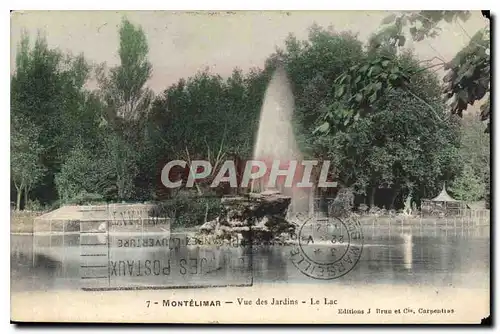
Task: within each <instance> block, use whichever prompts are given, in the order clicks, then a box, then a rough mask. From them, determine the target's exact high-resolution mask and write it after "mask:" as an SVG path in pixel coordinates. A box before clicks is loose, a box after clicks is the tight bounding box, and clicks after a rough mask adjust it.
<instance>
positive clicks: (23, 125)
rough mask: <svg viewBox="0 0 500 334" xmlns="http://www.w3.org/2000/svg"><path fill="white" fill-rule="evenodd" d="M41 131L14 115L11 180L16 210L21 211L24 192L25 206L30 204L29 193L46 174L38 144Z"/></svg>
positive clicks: (41, 150)
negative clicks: (14, 191)
mask: <svg viewBox="0 0 500 334" xmlns="http://www.w3.org/2000/svg"><path fill="white" fill-rule="evenodd" d="M39 134H40V129H38V128H37V127H36V126H35V125H33V124H30V123H29V122H26V121H25V120H23V119H22V117H20V116H18V115H16V114H14V115H13V119H12V127H11V141H10V150H11V178H12V181H13V183H14V186H15V188H16V192H17V199H16V209H17V210H20V209H21V197H22V194H23V192H24V204H25V205H26V204H27V203H28V193H29V191H30V190H31V189H33V187H35V186H36V185H37V184H38V183H39V182H40V180H41V179H42V177H43V175H44V173H45V172H46V169H45V167H44V166H43V165H42V164H41V161H40V160H41V159H40V155H41V153H42V152H43V148H42V147H41V146H40V145H39V144H38V136H39Z"/></svg>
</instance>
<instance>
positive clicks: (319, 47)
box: [10, 10, 491, 324]
mask: <svg viewBox="0 0 500 334" xmlns="http://www.w3.org/2000/svg"><path fill="white" fill-rule="evenodd" d="M10 94H11V108H10V120H11V138H10V139H11V144H10V145H11V146H10V150H11V152H10V162H11V180H10V182H11V192H10V198H11V223H10V228H11V237H10V238H11V251H10V259H11V269H10V270H11V320H12V321H13V322H93V323H96V322H97V323H100V322H113V323H220V324H243V323H245V324H288V323H294V324H459V323H468V324H480V323H486V322H488V320H487V319H488V317H489V316H490V284H491V282H490V264H491V262H490V257H491V253H490V251H491V247H490V231H491V226H490V224H491V221H490V210H491V207H490V192H491V191H490V179H491V178H490V174H491V171H490V132H491V130H490V97H489V96H490V20H489V13H488V12H486V11H482V12H481V11H425V10H423V11H176V12H174V11H137V12H135V11H13V12H12V13H11V73H10Z"/></svg>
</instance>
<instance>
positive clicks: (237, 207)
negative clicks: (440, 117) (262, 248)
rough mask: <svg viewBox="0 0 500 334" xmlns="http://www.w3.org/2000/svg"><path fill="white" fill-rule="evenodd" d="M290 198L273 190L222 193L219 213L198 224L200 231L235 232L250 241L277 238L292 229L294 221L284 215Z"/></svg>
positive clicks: (223, 235)
mask: <svg viewBox="0 0 500 334" xmlns="http://www.w3.org/2000/svg"><path fill="white" fill-rule="evenodd" d="M290 200H291V198H290V197H289V196H285V195H282V194H280V193H279V192H275V191H268V192H262V193H258V194H249V195H246V196H235V197H223V198H222V200H221V201H222V206H223V207H224V210H223V212H222V214H221V215H220V216H219V217H217V218H216V219H215V220H212V221H209V222H206V223H205V224H203V225H202V226H200V228H199V229H200V232H201V233H202V234H209V235H214V236H216V237H218V238H223V239H230V238H232V237H234V236H237V237H239V240H243V241H244V242H250V243H259V242H263V241H264V242H272V241H276V240H281V239H282V237H283V236H284V235H286V234H291V233H293V232H295V225H294V224H291V223H290V222H288V221H287V220H286V219H285V216H286V213H287V210H288V207H289V205H290ZM240 238H241V239H240Z"/></svg>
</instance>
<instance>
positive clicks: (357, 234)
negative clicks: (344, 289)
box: [290, 217, 363, 280]
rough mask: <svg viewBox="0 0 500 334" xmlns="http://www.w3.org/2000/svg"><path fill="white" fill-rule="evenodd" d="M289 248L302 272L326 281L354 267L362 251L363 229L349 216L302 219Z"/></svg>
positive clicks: (295, 264)
mask: <svg viewBox="0 0 500 334" xmlns="http://www.w3.org/2000/svg"><path fill="white" fill-rule="evenodd" d="M297 239H298V242H297V243H296V244H295V245H294V247H293V248H292V249H291V251H290V256H291V261H292V263H293V265H294V266H295V267H296V268H297V269H298V270H299V271H300V272H301V273H302V274H304V275H306V276H308V277H311V278H314V279H323V280H330V279H335V278H339V277H342V276H344V275H346V274H347V273H349V272H350V271H351V270H353V269H354V268H355V267H356V264H357V263H358V261H359V259H360V258H361V253H362V250H363V231H362V228H361V225H360V223H359V221H357V220H356V219H352V218H347V219H340V218H336V217H329V218H316V217H310V218H306V219H305V220H304V221H303V223H301V225H300V226H299V232H298V238H297Z"/></svg>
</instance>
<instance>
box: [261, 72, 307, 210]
mask: <svg viewBox="0 0 500 334" xmlns="http://www.w3.org/2000/svg"><path fill="white" fill-rule="evenodd" d="M294 109H295V105H294V98H293V93H292V89H291V85H290V82H289V80H288V77H287V74H286V71H285V69H284V67H283V66H282V65H279V66H278V67H277V69H276V70H275V72H274V74H273V76H272V78H271V81H270V82H269V85H268V87H267V89H266V92H265V96H264V101H263V104H262V108H261V114H260V119H259V129H258V132H257V139H256V141H255V146H254V147H255V148H254V154H253V155H254V156H253V159H254V160H260V161H264V162H265V163H266V166H267V169H268V170H270V169H271V166H272V163H273V161H274V160H280V162H281V164H282V165H281V166H280V169H285V168H286V167H287V165H288V162H290V161H292V160H296V161H297V162H298V164H297V171H296V173H295V174H294V176H295V177H294V182H293V184H295V183H296V182H299V181H300V180H301V178H302V175H301V170H300V167H302V166H301V165H300V161H301V160H302V159H303V156H302V153H301V152H300V149H299V147H298V145H297V142H296V139H295V134H294V130H293V126H292V117H293V112H294ZM266 183H267V179H266V177H264V178H261V179H259V180H256V181H254V183H252V187H251V189H252V192H260V191H264V190H270V189H267V185H266ZM283 183H284V179H281V180H280V179H278V181H277V189H276V190H278V191H280V192H281V193H283V194H284V195H287V196H290V197H291V208H290V209H291V210H290V211H293V212H309V213H310V212H311V211H312V208H311V206H312V205H311V204H312V203H311V202H312V201H311V199H312V195H313V189H311V188H298V187H295V186H293V187H291V188H286V187H283Z"/></svg>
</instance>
